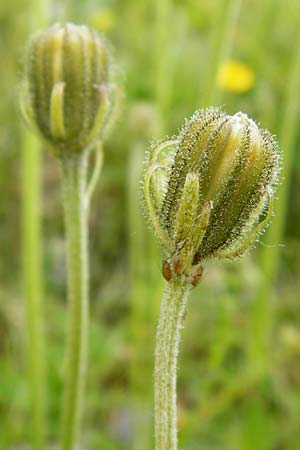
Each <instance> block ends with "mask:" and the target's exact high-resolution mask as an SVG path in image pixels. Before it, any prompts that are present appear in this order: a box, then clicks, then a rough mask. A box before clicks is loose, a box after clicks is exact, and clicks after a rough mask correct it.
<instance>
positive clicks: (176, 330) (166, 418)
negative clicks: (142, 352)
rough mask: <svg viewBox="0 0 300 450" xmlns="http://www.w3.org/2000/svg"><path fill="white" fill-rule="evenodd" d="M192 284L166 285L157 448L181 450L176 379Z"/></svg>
mask: <svg viewBox="0 0 300 450" xmlns="http://www.w3.org/2000/svg"><path fill="white" fill-rule="evenodd" d="M189 292H190V286H189V285H187V284H186V283H185V282H182V281H171V282H169V283H168V284H167V285H166V287H165V292H164V296H163V301H162V306H161V310H160V317H159V323H158V327H157V334H156V349H155V371H154V383H155V393H154V401H155V449H156V450H176V449H177V425H176V422H177V413H176V378H177V357H178V351H179V342H180V329H181V328H182V322H183V319H184V313H185V309H186V303H187V299H188V295H189Z"/></svg>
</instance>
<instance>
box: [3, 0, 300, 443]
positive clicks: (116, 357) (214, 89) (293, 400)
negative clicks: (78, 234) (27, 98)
mask: <svg viewBox="0 0 300 450" xmlns="http://www.w3.org/2000/svg"><path fill="white" fill-rule="evenodd" d="M39 6H42V7H44V12H43V13H42V14H40V16H39V18H37V17H36V15H37V11H38V9H39ZM64 20H72V21H74V22H76V23H87V24H89V25H91V26H93V27H94V28H96V29H97V30H98V31H99V32H103V33H105V35H106V36H107V38H108V39H109V40H110V41H111V42H112V45H113V48H114V51H113V53H114V59H115V65H116V68H115V77H116V79H117V80H118V82H120V83H121V84H122V85H123V90H124V99H123V104H122V106H121V109H120V112H119V117H118V121H117V123H116V125H115V127H114V130H113V132H112V134H111V136H110V138H109V139H108V141H107V142H106V144H105V161H104V168H103V172H102V175H101V179H100V182H99V185H98V188H97V192H96V195H95V196H94V198H93V200H92V207H91V217H90V236H91V237H90V250H91V251H90V262H91V280H90V281H91V326H90V331H89V339H90V341H89V372H88V385H87V393H86V401H85V414H84V421H83V436H82V443H83V448H85V449H99V450H100V449H104V450H123V449H124V450H125V449H132V450H150V449H151V448H153V429H152V414H153V413H152V369H153V353H154V337H155V326H156V321H157V317H158V311H159V302H160V294H161V290H162V285H163V281H162V277H161V273H160V265H161V260H162V255H161V254H160V251H159V249H158V248H157V246H156V243H155V242H154V241H153V238H152V232H150V233H149V230H148V226H147V224H146V221H145V220H144V218H143V212H142V210H141V209H142V208H141V207H140V177H141V173H142V170H143V169H142V161H143V158H144V153H145V151H146V150H147V147H148V146H149V142H151V140H156V139H160V138H162V137H163V136H165V135H169V136H172V135H173V134H175V133H176V132H177V130H178V128H179V127H180V126H181V125H182V124H183V122H184V118H185V117H189V116H190V115H191V114H192V113H193V112H194V110H195V109H197V108H199V107H205V106H209V105H221V106H222V107H223V108H224V110H226V111H227V112H228V113H234V112H237V111H240V110H241V111H243V112H246V113H247V114H249V116H250V117H252V118H253V119H254V120H256V121H259V122H260V124H261V126H262V127H265V128H269V129H270V130H271V132H272V133H274V134H276V135H277V137H278V140H279V142H280V146H281V149H282V153H283V161H284V170H283V177H282V180H281V185H280V187H279V189H278V198H279V200H278V201H277V202H276V204H275V212H276V214H275V217H274V220H273V224H272V226H271V227H270V228H269V229H268V232H267V233H266V234H265V235H264V236H262V237H261V238H260V242H259V243H258V244H257V246H256V249H255V250H253V251H252V252H251V253H250V254H249V255H247V256H246V257H244V258H243V259H242V260H241V261H239V262H225V263H224V262H218V261H212V262H210V263H209V264H207V265H206V267H205V276H204V279H203V282H202V283H200V285H199V286H198V287H197V288H196V289H195V290H194V291H193V295H192V298H191V300H190V304H189V309H188V314H187V317H186V321H185V328H184V330H183V339H182V345H181V356H180V370H179V382H178V405H179V406H178V408H179V440H180V448H181V449H182V450H198V449H199V450H201V449H205V450H299V449H300V301H299V297H300V295H299V294H300V279H299V269H300V227H299V224H300V194H299V192H300V156H299V155H300V152H299V124H300V28H299V22H300V3H299V1H298V0H285V1H284V2H283V1H280V0H184V1H183V0H182V1H179V0H177V1H175V0H173V1H172V0H144V1H142V0H115V1H113V0H112V1H104V0H103V1H101V0H86V1H83V0H82V1H81V2H80V1H79V0H77V2H76V0H73V2H71V0H70V1H69V2H68V3H66V4H63V3H62V2H59V1H54V0H53V1H52V2H50V0H48V4H40V5H38V2H37V1H36V2H35V3H34V2H31V1H29V0H10V1H2V2H1V3H0V57H1V59H0V60H1V73H0V99H1V101H0V255H1V257H0V450H5V449H14V448H31V447H30V444H29V440H30V422H31V419H30V417H31V413H30V401H29V389H28V382H27V379H28V377H27V370H26V367H27V357H26V351H25V331H24V330H25V313H24V290H23V288H22V264H21V260H22V254H21V253H22V252H21V248H24V247H23V246H22V242H21V239H22V238H21V236H22V233H21V228H22V227H21V223H22V214H21V211H22V201H23V200H22V199H24V193H22V189H24V183H23V182H22V180H23V177H24V173H23V170H24V165H23V164H22V151H23V150H24V148H23V147H24V128H23V123H22V120H21V119H20V114H19V110H18V90H19V83H20V76H21V71H22V57H23V53H24V42H25V41H26V40H27V38H28V37H29V36H30V35H31V34H32V33H33V32H34V31H36V29H39V28H40V27H41V26H42V24H50V23H52V22H54V21H61V22H63V21H64ZM41 171H42V173H41V177H42V192H41V195H42V197H41V208H40V211H39V214H38V216H39V217H40V220H41V226H42V233H43V239H42V241H43V243H42V248H43V250H42V264H41V267H42V272H43V279H44V282H43V292H44V294H43V303H44V305H43V310H44V316H45V351H44V353H45V355H44V356H45V360H46V377H47V393H46V409H47V429H46V435H47V442H49V445H50V444H53V443H55V442H56V441H57V436H58V433H59V411H60V403H61V390H62V377H63V364H62V359H63V353H64V342H65V329H66V318H67V310H66V300H65V298H66V292H65V279H66V273H65V258H64V235H63V233H64V231H63V219H62V208H61V198H60V173H59V167H58V164H57V161H56V160H55V159H54V158H53V157H52V156H51V155H49V154H48V153H47V152H43V153H42V161H41ZM28 182H29V181H28V178H27V181H26V183H27V184H28ZM22 186H23V187H22ZM28 186H29V189H31V188H32V186H31V185H30V183H29V185H28ZM28 186H27V187H28ZM33 189H34V186H33ZM37 237H38V236H37ZM25 247H26V246H25ZM27 262H28V261H27V259H26V254H25V255H24V265H25V266H26V264H27ZM28 264H29V262H28ZM23 446H25V447H23Z"/></svg>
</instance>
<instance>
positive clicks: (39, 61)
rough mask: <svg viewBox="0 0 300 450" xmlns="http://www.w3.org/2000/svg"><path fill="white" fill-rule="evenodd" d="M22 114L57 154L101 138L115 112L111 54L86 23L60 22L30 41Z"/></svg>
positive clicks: (88, 145) (74, 149) (88, 144)
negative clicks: (113, 111) (110, 116)
mask: <svg viewBox="0 0 300 450" xmlns="http://www.w3.org/2000/svg"><path fill="white" fill-rule="evenodd" d="M26 62H27V64H26V71H25V77H24V81H23V84H22V90H21V105H22V111H23V115H24V117H25V119H26V121H27V122H28V123H29V125H30V126H31V128H34V130H35V131H36V132H37V133H38V134H39V136H40V137H41V138H42V139H43V140H44V141H45V142H46V143H47V144H48V145H49V146H50V147H51V148H52V149H53V151H54V152H55V153H56V154H58V155H63V154H65V153H67V152H69V153H70V152H72V153H73V152H80V151H82V150H84V149H86V148H88V147H90V146H91V145H92V144H94V143H95V141H97V139H98V138H99V135H100V134H101V132H103V127H104V126H105V124H106V123H107V119H108V115H109V113H110V110H111V108H110V103H111V97H112V85H111V84H110V69H111V63H110V55H109V52H108V49H107V47H106V45H105V43H104V41H103V40H102V39H101V38H100V37H99V36H98V35H97V34H96V33H95V32H94V31H92V30H90V29H89V28H88V27H86V26H84V25H73V24H71V23H67V24H66V25H64V26H61V25H59V24H55V25H53V26H52V27H50V28H49V29H48V30H46V31H43V32H41V33H39V34H37V35H36V36H35V37H34V38H33V39H32V40H31V41H30V43H29V47H28V51H27V58H26Z"/></svg>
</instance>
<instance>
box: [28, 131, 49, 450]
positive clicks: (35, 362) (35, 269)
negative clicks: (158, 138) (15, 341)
mask: <svg viewBox="0 0 300 450" xmlns="http://www.w3.org/2000/svg"><path fill="white" fill-rule="evenodd" d="M23 139H24V140H23V142H24V144H23V152H22V174H23V186H22V194H23V196H22V247H23V250H22V256H23V258H22V259H23V264H22V271H23V283H24V297H25V311H26V344H27V360H28V382H29V388H30V397H31V415H32V424H31V428H32V429H31V433H32V438H31V442H32V448H33V450H42V449H43V448H44V439H45V371H44V332H43V331H44V330H43V314H42V308H43V307H42V303H43V301H42V298H43V287H42V285H43V282H42V269H41V267H42V264H41V259H42V258H41V221H40V181H41V180H40V158H41V156H40V149H39V148H38V146H37V143H36V140H35V138H34V137H33V136H32V135H31V134H30V133H29V132H27V131H24V135H23Z"/></svg>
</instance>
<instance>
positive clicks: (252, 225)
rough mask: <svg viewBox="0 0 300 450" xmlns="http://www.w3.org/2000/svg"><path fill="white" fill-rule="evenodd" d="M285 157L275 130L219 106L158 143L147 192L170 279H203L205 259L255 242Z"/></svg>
mask: <svg viewBox="0 0 300 450" xmlns="http://www.w3.org/2000/svg"><path fill="white" fill-rule="evenodd" d="M279 162H280V157H279V152H278V147H277V144H276V142H275V141H274V139H273V137H272V136H271V135H270V133H268V132H267V131H266V130H261V129H260V128H258V126H257V125H256V124H255V123H254V122H253V121H252V120H251V119H249V118H248V117H247V115H246V114H243V113H237V114H235V115H234V116H230V115H228V114H226V113H224V112H222V111H221V110H219V109H207V110H201V111H198V112H196V113H195V114H194V115H193V117H192V118H191V119H190V120H189V121H187V123H186V125H185V126H184V128H183V129H182V131H181V132H180V134H179V136H178V138H176V139H173V140H170V141H166V142H162V143H161V144H159V145H158V146H154V147H153V148H152V149H151V151H150V153H149V157H148V160H147V169H146V172H145V179H144V196H145V203H146V208H147V210H148V213H149V217H150V220H151V222H152V224H153V226H154V228H155V231H156V233H157V235H158V237H159V239H160V241H161V243H162V245H163V247H164V249H165V250H166V253H167V257H168V259H167V260H166V261H164V265H163V273H165V274H167V277H166V276H165V278H168V280H170V279H171V278H172V276H181V275H182V274H183V275H184V276H187V277H189V279H190V282H191V283H192V284H193V285H195V284H197V283H196V279H198V278H199V277H200V274H202V271H201V270H199V267H200V266H201V263H202V262H203V261H204V260H206V259H209V258H213V257H218V258H223V257H224V258H237V257H240V256H241V255H242V254H243V253H244V252H245V251H246V250H247V249H248V248H249V247H251V245H252V244H253V243H254V242H255V240H256V239H257V236H258V235H259V234H260V233H261V232H262V231H263V229H264V228H265V226H266V225H267V224H268V222H269V219H270V216H271V206H272V196H273V193H274V186H275V184H276V182H277V174H278V171H279V166H280V164H279ZM195 277H196V278H195Z"/></svg>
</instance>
